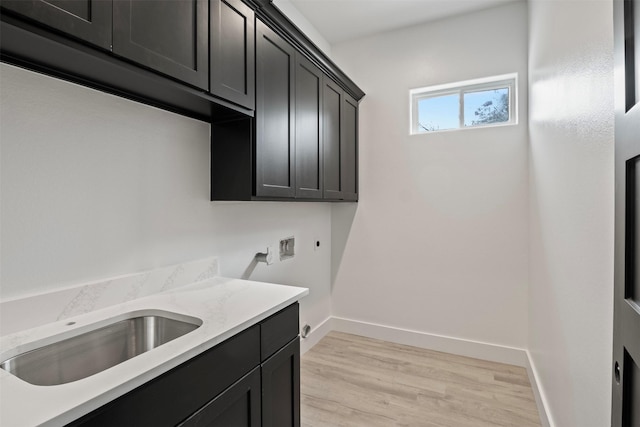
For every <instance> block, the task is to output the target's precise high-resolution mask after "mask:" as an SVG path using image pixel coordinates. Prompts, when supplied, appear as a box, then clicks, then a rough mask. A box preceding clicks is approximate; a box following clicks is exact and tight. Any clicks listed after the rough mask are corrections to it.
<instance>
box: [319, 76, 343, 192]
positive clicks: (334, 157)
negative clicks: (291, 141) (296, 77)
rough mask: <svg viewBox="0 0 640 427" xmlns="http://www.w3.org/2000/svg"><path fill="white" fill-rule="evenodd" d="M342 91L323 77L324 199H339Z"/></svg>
mask: <svg viewBox="0 0 640 427" xmlns="http://www.w3.org/2000/svg"><path fill="white" fill-rule="evenodd" d="M341 109H342V90H341V89H340V88H339V87H338V85H336V84H335V83H334V82H333V81H331V80H329V79H328V78H326V77H325V79H324V85H323V92H322V122H323V153H324V159H323V162H324V167H323V169H324V198H325V199H340V198H341V191H342V189H341V186H340V156H341V150H340V145H341V141H340V137H341V135H340V121H341V119H342V114H341Z"/></svg>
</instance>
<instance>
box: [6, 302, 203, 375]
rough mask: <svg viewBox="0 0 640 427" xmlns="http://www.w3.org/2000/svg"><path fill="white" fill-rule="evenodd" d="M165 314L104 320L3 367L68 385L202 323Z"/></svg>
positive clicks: (16, 357)
mask: <svg viewBox="0 0 640 427" xmlns="http://www.w3.org/2000/svg"><path fill="white" fill-rule="evenodd" d="M162 313H163V315H158V314H154V315H135V317H131V318H127V319H125V320H118V321H115V322H114V323H111V324H108V325H107V326H103V324H104V323H103V324H101V325H100V327H98V328H96V329H94V330H91V331H89V332H85V333H83V334H80V335H77V336H74V337H72V338H66V339H63V340H61V341H58V342H54V343H52V344H48V345H45V346H43V347H39V348H36V349H34V350H31V351H27V352H24V353H21V354H19V355H17V356H15V357H12V358H10V359H7V360H5V361H3V362H2V363H1V364H0V368H2V369H4V370H5V371H8V372H10V373H11V374H13V375H15V376H17V377H18V378H20V379H22V380H24V381H26V382H28V383H30V384H34V385H42V386H51V385H59V384H66V383H69V382H72V381H77V380H80V379H83V378H86V377H89V376H91V375H94V374H97V373H98V372H102V371H104V370H105V369H108V368H111V367H112V366H115V365H117V364H119V363H122V362H124V361H126V360H129V359H131V358H133V357H136V356H138V355H140V354H142V353H144V352H147V351H149V350H151V349H154V348H156V347H159V346H161V345H163V344H166V343H168V342H169V341H172V340H174V339H176V338H178V337H181V336H183V335H185V334H188V333H189V332H191V331H193V330H195V329H197V328H198V327H200V325H201V324H202V322H201V321H200V320H199V319H195V318H189V317H187V316H179V315H176V314H172V313H166V312H162ZM164 314H166V315H167V316H171V317H167V316H165V315H164ZM175 317H180V318H181V319H183V320H177V319H175ZM71 324H73V323H70V325H71Z"/></svg>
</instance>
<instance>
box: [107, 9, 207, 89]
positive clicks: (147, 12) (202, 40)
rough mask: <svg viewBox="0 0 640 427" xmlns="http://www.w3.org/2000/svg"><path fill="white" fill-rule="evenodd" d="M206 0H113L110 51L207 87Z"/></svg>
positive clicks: (186, 81) (187, 81) (183, 80)
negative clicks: (111, 46)
mask: <svg viewBox="0 0 640 427" xmlns="http://www.w3.org/2000/svg"><path fill="white" fill-rule="evenodd" d="M208 23H209V2H208V0H145V1H137V0H114V2H113V52H114V53H116V54H118V55H121V56H123V57H125V58H128V59H130V60H132V61H134V62H136V63H138V64H140V65H144V66H146V67H149V68H151V69H153V70H155V71H158V72H160V73H163V74H166V75H168V76H171V77H174V78H176V79H178V80H180V81H182V82H185V83H189V84H191V85H193V86H197V87H199V88H201V89H205V90H208V89H209V87H208V86H209V68H208V66H209V33H208V28H209V25H208Z"/></svg>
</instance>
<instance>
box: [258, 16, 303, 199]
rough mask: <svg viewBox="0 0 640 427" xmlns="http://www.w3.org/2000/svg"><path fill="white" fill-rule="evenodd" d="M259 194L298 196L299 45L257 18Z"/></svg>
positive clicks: (260, 195)
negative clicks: (297, 110)
mask: <svg viewBox="0 0 640 427" xmlns="http://www.w3.org/2000/svg"><path fill="white" fill-rule="evenodd" d="M256 27H257V31H256V33H257V34H256V38H257V41H256V61H257V64H256V131H255V138H256V140H255V162H256V163H255V173H256V176H255V185H256V189H255V195H256V196H258V197H286V198H293V197H294V196H295V190H296V188H295V137H294V135H295V126H294V120H295V111H294V107H295V104H294V102H295V99H294V90H295V80H294V72H295V56H296V51H295V49H294V48H293V47H292V46H291V45H290V44H289V43H287V42H286V41H285V40H284V39H283V38H282V37H280V36H279V35H278V34H276V33H275V32H274V31H273V30H271V29H270V28H269V27H267V26H266V25H265V24H264V23H262V22H261V21H257V25H256Z"/></svg>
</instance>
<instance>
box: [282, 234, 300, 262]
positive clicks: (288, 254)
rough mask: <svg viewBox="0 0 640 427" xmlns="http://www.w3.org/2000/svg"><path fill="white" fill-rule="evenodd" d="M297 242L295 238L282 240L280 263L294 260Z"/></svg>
mask: <svg viewBox="0 0 640 427" xmlns="http://www.w3.org/2000/svg"><path fill="white" fill-rule="evenodd" d="M295 242H296V240H295V238H294V237H288V238H286V239H282V240H280V261H284V260H285V259H289V258H293V256H294V255H295V251H294V245H295Z"/></svg>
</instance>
